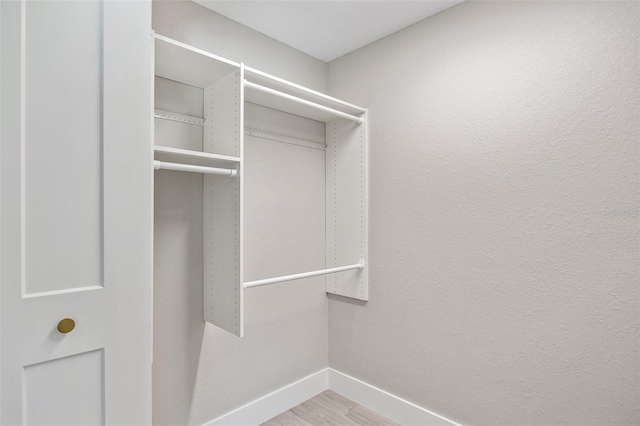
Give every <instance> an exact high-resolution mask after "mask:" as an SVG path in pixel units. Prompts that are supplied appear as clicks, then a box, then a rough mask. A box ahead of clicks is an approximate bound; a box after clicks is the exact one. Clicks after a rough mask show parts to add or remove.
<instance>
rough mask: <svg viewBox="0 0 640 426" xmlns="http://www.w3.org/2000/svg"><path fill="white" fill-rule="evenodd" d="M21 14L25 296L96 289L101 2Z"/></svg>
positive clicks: (43, 6)
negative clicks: (22, 15) (22, 39)
mask: <svg viewBox="0 0 640 426" xmlns="http://www.w3.org/2000/svg"><path fill="white" fill-rule="evenodd" d="M24 12H25V16H24V21H23V22H24V23H23V31H24V36H25V43H26V44H25V52H24V53H25V54H24V56H25V63H24V75H25V82H24V88H25V97H24V114H25V129H24V130H25V131H24V135H25V141H24V150H25V153H24V154H25V159H24V173H25V188H24V202H25V206H24V214H25V226H24V234H25V235H24V238H25V250H26V253H25V259H24V261H25V277H24V278H25V293H26V294H31V293H41V292H49V291H56V290H65V289H72V288H78V287H87V286H96V285H99V286H101V285H102V206H101V204H102V182H101V180H102V124H103V123H102V102H103V97H102V46H103V30H102V19H103V16H102V12H103V10H102V3H101V2H98V1H87V2H78V1H71V2H62V1H51V2H43V1H37V2H27V3H26V5H25V10H24ZM78 159H81V161H78ZM78 212H81V214H78ZM70 265H73V266H72V267H70Z"/></svg>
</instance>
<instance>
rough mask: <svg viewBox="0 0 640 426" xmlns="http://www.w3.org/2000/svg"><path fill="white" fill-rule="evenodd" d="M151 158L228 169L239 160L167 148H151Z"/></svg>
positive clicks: (207, 153)
mask: <svg viewBox="0 0 640 426" xmlns="http://www.w3.org/2000/svg"><path fill="white" fill-rule="evenodd" d="M153 153H154V155H153V158H154V160H158V161H166V162H169V163H180V164H191V165H194V166H205V167H226V168H229V167H230V166H233V165H234V164H236V163H240V158H238V157H231V156H227V155H219V154H211V153H209V152H200V151H191V150H188V149H180V148H170V147H167V146H158V145H155V146H154V147H153Z"/></svg>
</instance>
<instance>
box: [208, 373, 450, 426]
mask: <svg viewBox="0 0 640 426" xmlns="http://www.w3.org/2000/svg"><path fill="white" fill-rule="evenodd" d="M328 389H331V390H332V391H334V392H335V393H337V394H340V395H342V396H344V397H345V398H348V399H350V400H352V401H354V402H356V403H358V404H360V405H362V406H364V407H366V408H369V409H371V410H373V411H375V412H376V413H378V414H380V415H381V416H384V417H386V418H388V419H389V420H392V421H394V422H396V423H398V424H401V425H404V426H418V425H420V426H461V425H460V424H459V423H456V422H454V421H453V420H449V419H447V418H445V417H443V416H441V415H439V414H436V413H434V412H433V411H429V410H427V409H426V408H422V407H420V406H418V405H416V404H413V403H411V402H409V401H406V400H404V399H402V398H400V397H397V396H395V395H393V394H391V393H389V392H387V391H384V390H382V389H378V388H377V387H375V386H372V385H370V384H368V383H365V382H363V381H362V380H358V379H356V378H354V377H351V376H348V375H346V374H344V373H341V372H339V371H336V370H334V369H332V368H325V369H323V370H320V371H318V372H316V373H313V374H311V375H309V376H307V377H305V378H302V379H300V380H298V381H296V382H293V383H291V384H289V385H287V386H285V387H283V388H280V389H278V390H275V391H273V392H271V393H270V394H268V395H265V396H263V397H261V398H258V399H256V400H255V401H252V402H250V403H248V404H245V405H243V406H242V407H240V408H236V409H235V410H233V411H230V412H228V413H227V414H224V415H222V416H220V417H218V418H216V419H213V420H211V421H210V422H208V423H205V424H204V425H203V426H253V425H259V424H261V423H264V422H266V421H267V420H270V419H272V418H274V417H275V416H277V415H279V414H282V413H284V412H285V411H287V410H290V409H291V408H293V407H295V406H296V405H298V404H301V403H303V402H304V401H306V400H308V399H311V398H313V397H314V396H316V395H317V394H319V393H322V392H324V391H326V390H328Z"/></svg>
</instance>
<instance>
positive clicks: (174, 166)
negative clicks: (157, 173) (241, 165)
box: [153, 160, 238, 177]
mask: <svg viewBox="0 0 640 426" xmlns="http://www.w3.org/2000/svg"><path fill="white" fill-rule="evenodd" d="M153 168H154V169H156V170H176V171H179V172H194V173H204V174H208V175H220V176H229V177H236V176H237V175H238V171H237V170H233V169H221V168H218V167H204V166H194V165H192V164H180V163H167V162H165V161H157V160H156V161H154V162H153Z"/></svg>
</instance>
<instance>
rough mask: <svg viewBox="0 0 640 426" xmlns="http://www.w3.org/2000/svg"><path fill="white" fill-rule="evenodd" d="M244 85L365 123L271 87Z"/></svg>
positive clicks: (246, 82) (357, 118)
mask: <svg viewBox="0 0 640 426" xmlns="http://www.w3.org/2000/svg"><path fill="white" fill-rule="evenodd" d="M244 85H245V87H251V88H252V89H255V90H258V91H260V92H264V93H269V94H271V95H274V96H278V97H281V98H284V99H289V100H290V101H294V102H297V103H300V104H303V105H307V106H310V107H313V108H315V109H319V110H321V111H326V112H329V113H331V114H333V115H337V116H338V117H342V118H346V119H348V120H352V121H355V122H357V123H359V124H362V123H363V122H364V120H363V119H362V117H357V116H355V115H351V114H348V113H346V112H342V111H338V110H337V109H333V108H329V107H327V106H324V105H320V104H317V103H315V102H311V101H308V100H306V99H302V98H297V97H295V96H292V95H289V94H287V93H283V92H279V91H277V90H274V89H271V88H269V87H265V86H261V85H259V84H256V83H252V82H250V81H248V80H245V81H244Z"/></svg>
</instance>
